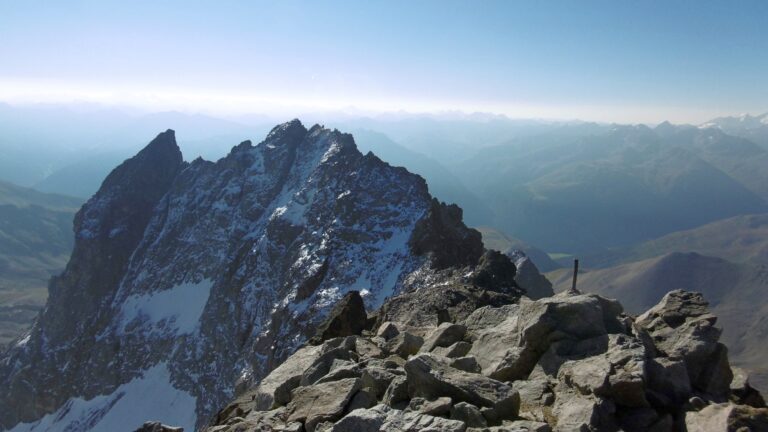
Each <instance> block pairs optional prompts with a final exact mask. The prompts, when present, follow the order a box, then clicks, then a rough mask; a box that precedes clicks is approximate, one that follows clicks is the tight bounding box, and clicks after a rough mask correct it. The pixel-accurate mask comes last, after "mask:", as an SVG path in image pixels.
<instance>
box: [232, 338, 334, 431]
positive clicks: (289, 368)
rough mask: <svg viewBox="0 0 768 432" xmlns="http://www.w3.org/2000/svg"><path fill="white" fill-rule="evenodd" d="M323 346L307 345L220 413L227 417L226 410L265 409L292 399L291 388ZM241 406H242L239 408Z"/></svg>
mask: <svg viewBox="0 0 768 432" xmlns="http://www.w3.org/2000/svg"><path fill="white" fill-rule="evenodd" d="M321 350H322V347H321V346H305V347H304V348H301V349H299V350H298V351H296V352H295V353H294V354H293V355H292V356H290V357H288V359H287V360H286V361H285V362H283V364H281V365H280V366H278V367H277V368H276V369H275V370H273V371H272V372H270V374H269V375H267V376H266V377H264V379H263V380H261V382H260V383H259V385H258V387H256V389H255V390H254V391H252V392H247V393H245V394H243V395H242V396H241V397H240V398H238V399H236V400H235V401H234V402H233V403H231V404H230V406H228V407H227V408H225V409H224V410H223V412H222V413H220V416H221V415H223V416H224V417H223V418H222V420H223V419H224V418H226V417H227V413H226V411H228V409H229V410H233V411H237V410H238V409H240V410H246V411H247V410H250V409H254V410H259V411H264V410H268V409H271V408H273V407H276V406H281V405H285V404H287V403H288V402H290V401H291V390H293V389H295V388H296V387H298V386H299V383H300V382H301V376H302V375H303V374H304V371H306V370H307V369H308V368H309V367H310V366H311V365H312V364H313V363H314V362H315V360H317V358H318V357H320V355H321ZM237 407H240V408H237Z"/></svg>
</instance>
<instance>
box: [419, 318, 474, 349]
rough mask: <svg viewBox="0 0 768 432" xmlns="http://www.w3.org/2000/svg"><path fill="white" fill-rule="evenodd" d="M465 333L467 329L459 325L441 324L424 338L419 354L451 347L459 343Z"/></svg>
mask: <svg viewBox="0 0 768 432" xmlns="http://www.w3.org/2000/svg"><path fill="white" fill-rule="evenodd" d="M466 332H467V328H466V327H465V326H463V325H461V324H453V323H449V322H445V323H442V324H440V325H439V326H438V327H437V328H436V329H434V330H432V332H430V333H429V334H428V335H427V337H425V338H424V344H423V345H422V346H421V348H420V349H419V352H423V353H424V352H431V351H432V350H434V349H435V348H437V347H448V346H451V345H453V344H454V343H456V342H460V341H461V340H462V339H463V338H464V334H465V333H466Z"/></svg>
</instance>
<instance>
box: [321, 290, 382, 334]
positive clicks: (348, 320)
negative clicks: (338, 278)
mask: <svg viewBox="0 0 768 432" xmlns="http://www.w3.org/2000/svg"><path fill="white" fill-rule="evenodd" d="M367 318H368V316H367V315H366V312H365V304H364V303H363V298H362V297H361V296H360V292H359V291H350V292H348V293H347V294H346V295H345V296H344V297H342V298H341V300H339V301H338V302H337V303H336V305H335V306H334V307H333V309H332V310H331V312H330V313H329V314H328V316H327V317H326V319H325V320H324V321H323V322H322V323H321V324H320V326H319V327H318V329H317V333H316V334H315V336H314V337H313V338H312V339H311V341H310V343H316V344H317V343H321V342H322V341H325V340H328V339H333V338H336V337H343V336H352V335H360V334H362V333H363V330H365V327H366V320H367Z"/></svg>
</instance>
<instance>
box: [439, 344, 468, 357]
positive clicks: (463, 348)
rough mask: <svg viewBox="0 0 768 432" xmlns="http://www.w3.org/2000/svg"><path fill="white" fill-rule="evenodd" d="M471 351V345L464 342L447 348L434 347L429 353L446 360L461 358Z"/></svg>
mask: <svg viewBox="0 0 768 432" xmlns="http://www.w3.org/2000/svg"><path fill="white" fill-rule="evenodd" d="M471 349H472V344H471V343H468V342H464V341H459V342H456V343H455V344H453V345H451V346H448V347H435V348H433V349H432V351H431V352H433V353H435V354H437V355H441V356H443V357H448V358H456V357H463V356H465V355H467V353H469V350H471Z"/></svg>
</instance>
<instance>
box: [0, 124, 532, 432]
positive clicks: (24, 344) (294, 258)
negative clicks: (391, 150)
mask: <svg viewBox="0 0 768 432" xmlns="http://www.w3.org/2000/svg"><path fill="white" fill-rule="evenodd" d="M74 230H75V246H74V250H73V253H72V256H71V259H70V261H69V263H68V264H67V267H66V269H65V271H64V272H63V273H62V274H61V275H60V276H57V277H55V278H53V280H52V281H51V283H50V297H49V299H48V303H47V305H46V307H45V309H44V310H43V311H42V313H41V314H40V316H39V317H38V319H37V321H36V323H35V326H34V327H33V328H32V330H31V331H30V332H29V333H28V334H27V335H25V336H24V337H23V338H21V339H19V340H18V341H16V342H15V343H14V344H13V346H12V347H11V348H10V350H9V351H7V352H6V353H5V354H4V356H3V358H2V360H1V361H0V427H2V428H4V429H11V430H14V431H22V430H126V429H130V428H132V427H137V426H138V425H140V424H141V421H143V420H144V419H147V418H155V419H157V420H162V421H166V422H169V423H174V424H178V425H181V426H183V427H184V428H185V429H186V430H194V428H195V427H196V426H201V425H203V424H205V423H206V422H207V421H208V419H209V418H210V416H211V415H213V414H214V413H215V412H216V411H217V410H218V409H219V408H220V407H221V406H223V405H224V403H225V402H226V401H228V400H229V399H230V398H231V397H232V396H233V394H234V389H235V387H236V386H238V385H239V386H240V387H243V386H247V385H248V383H252V382H256V381H258V380H260V379H261V378H262V377H264V376H265V375H266V374H267V373H268V372H269V371H270V370H272V369H274V368H275V367H276V366H277V365H279V364H280V363H281V362H282V361H283V360H284V359H285V358H287V357H288V356H289V355H290V354H291V353H293V352H294V351H295V350H296V349H297V348H298V347H300V346H301V345H302V344H303V343H304V342H305V341H306V340H307V338H308V337H309V336H311V335H312V334H314V331H315V329H316V328H317V326H318V324H319V323H320V321H321V320H322V319H323V317H324V316H325V315H326V314H327V313H328V311H329V309H330V308H331V306H333V304H334V303H336V301H337V300H338V299H340V298H342V297H344V296H345V294H347V293H349V292H351V291H359V292H360V295H361V298H362V299H363V301H364V303H365V306H366V307H367V308H368V309H369V310H372V309H375V308H377V307H379V306H380V305H381V304H382V302H383V301H384V300H385V299H386V298H388V297H391V296H393V295H395V294H397V293H399V292H405V291H409V290H414V289H416V288H418V287H420V286H424V285H428V284H440V283H441V282H440V281H441V280H465V281H466V282H465V283H467V284H470V285H473V286H478V287H483V286H488V287H495V286H496V285H498V284H499V283H501V282H504V283H505V284H506V285H505V289H506V291H505V293H506V294H504V295H506V296H516V297H519V295H520V291H519V290H517V288H516V286H515V285H514V281H513V278H514V275H515V267H514V265H513V264H512V263H511V262H510V261H509V259H508V258H506V257H504V256H503V255H501V254H498V253H485V254H484V251H483V245H482V242H481V237H480V234H479V233H478V232H477V231H474V230H471V229H468V228H466V226H464V224H463V223H462V211H461V209H460V208H458V207H456V206H448V205H445V204H441V203H439V202H438V201H437V200H434V199H433V198H432V197H431V196H430V194H429V191H428V189H427V185H426V183H425V181H424V180H423V179H422V178H421V177H419V176H416V175H413V174H410V173H409V172H408V171H406V170H405V169H403V168H394V167H391V166H390V165H388V164H386V163H384V162H382V161H381V160H380V159H378V158H377V157H376V156H374V155H373V154H371V153H368V154H366V155H363V154H361V153H360V152H359V151H358V150H357V148H356V146H355V143H354V140H353V138H352V136H350V135H347V134H343V133H340V132H338V131H336V130H328V129H325V128H323V127H321V126H314V127H312V128H310V129H306V128H305V127H304V126H303V125H302V124H301V123H300V122H299V121H292V122H289V123H285V124H283V125H280V126H277V127H275V128H274V129H273V130H272V131H271V132H270V133H269V134H268V135H267V137H266V139H265V140H264V141H263V142H261V143H260V144H258V145H256V146H254V145H252V144H251V143H250V142H248V141H246V142H243V143H241V144H240V145H238V146H236V147H234V148H233V149H232V151H231V152H230V153H229V154H228V155H227V156H226V157H224V158H222V159H220V160H218V161H217V162H208V161H205V160H202V159H196V160H194V161H192V162H190V163H187V162H184V161H183V158H182V154H181V152H180V150H179V147H178V145H177V144H176V141H175V135H174V132H173V131H171V130H168V131H167V132H164V133H161V134H160V135H158V136H157V138H155V139H154V140H153V141H152V142H151V143H150V144H149V145H148V146H147V147H145V148H144V149H143V150H141V151H140V152H139V153H138V154H136V155H135V156H134V157H132V158H130V159H128V160H126V161H125V162H124V163H122V164H121V165H120V166H118V167H117V168H115V169H114V170H113V171H112V172H111V173H110V174H109V175H108V176H107V178H106V179H105V180H104V182H103V184H102V185H101V188H100V189H99V191H98V192H97V193H96V194H95V195H94V196H93V197H92V198H91V199H90V200H88V202H87V203H86V204H85V205H84V206H83V207H82V208H81V209H80V211H79V212H78V213H77V215H76V217H75V224H74ZM500 281H501V282H500ZM478 289H479V288H478ZM500 295H501V294H500ZM478 297H479V298H480V299H482V301H484V302H485V303H488V304H490V303H492V302H493V299H494V298H495V297H494V296H493V295H490V294H487V293H485V291H479V293H478ZM445 313H448V312H445ZM449 315H450V314H449Z"/></svg>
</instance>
